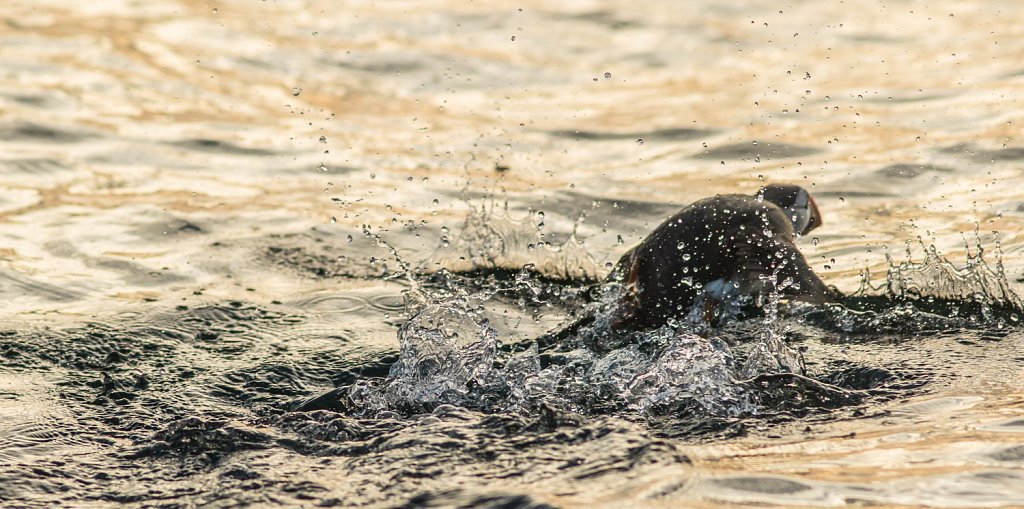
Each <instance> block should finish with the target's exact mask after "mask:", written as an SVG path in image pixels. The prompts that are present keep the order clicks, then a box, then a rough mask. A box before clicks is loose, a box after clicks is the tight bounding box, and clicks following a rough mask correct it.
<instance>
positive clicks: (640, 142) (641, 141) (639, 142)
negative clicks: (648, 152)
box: [636, 138, 644, 145]
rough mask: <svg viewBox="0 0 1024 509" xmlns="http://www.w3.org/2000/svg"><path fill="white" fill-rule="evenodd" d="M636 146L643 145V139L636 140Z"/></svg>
mask: <svg viewBox="0 0 1024 509" xmlns="http://www.w3.org/2000/svg"><path fill="white" fill-rule="evenodd" d="M636 144H637V145H643V144H644V139H643V138H637V139H636Z"/></svg>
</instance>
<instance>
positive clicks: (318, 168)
mask: <svg viewBox="0 0 1024 509" xmlns="http://www.w3.org/2000/svg"><path fill="white" fill-rule="evenodd" d="M316 169H317V170H319V171H321V172H324V171H327V165H325V164H324V163H320V166H317V167H316Z"/></svg>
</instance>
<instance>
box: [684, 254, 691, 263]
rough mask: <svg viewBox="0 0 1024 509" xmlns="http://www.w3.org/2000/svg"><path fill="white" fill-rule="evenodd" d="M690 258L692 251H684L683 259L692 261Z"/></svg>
mask: <svg viewBox="0 0 1024 509" xmlns="http://www.w3.org/2000/svg"><path fill="white" fill-rule="evenodd" d="M690 258H691V256H690V253H683V261H684V262H688V261H690Z"/></svg>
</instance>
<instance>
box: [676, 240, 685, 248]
mask: <svg viewBox="0 0 1024 509" xmlns="http://www.w3.org/2000/svg"><path fill="white" fill-rule="evenodd" d="M685 247H686V243H685V242H683V241H681V240H680V241H679V243H678V244H676V249H679V250H682V249H683V248H685Z"/></svg>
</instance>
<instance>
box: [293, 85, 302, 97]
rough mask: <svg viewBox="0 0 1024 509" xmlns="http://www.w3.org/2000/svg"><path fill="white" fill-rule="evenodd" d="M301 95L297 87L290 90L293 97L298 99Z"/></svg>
mask: <svg viewBox="0 0 1024 509" xmlns="http://www.w3.org/2000/svg"><path fill="white" fill-rule="evenodd" d="M301 93H302V89H301V88H299V87H295V88H293V89H292V95H294V96H295V97H298V96H299V94H301Z"/></svg>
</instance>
